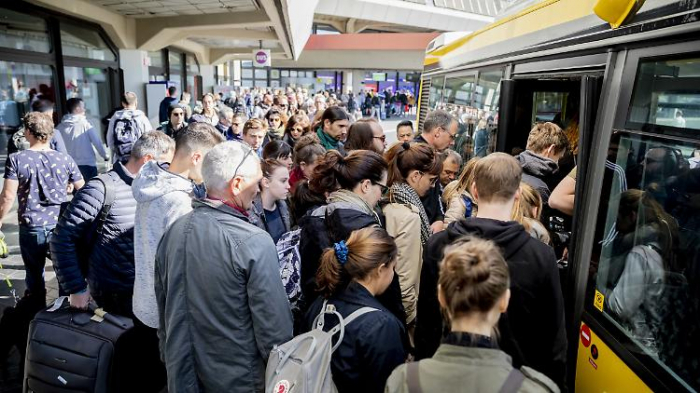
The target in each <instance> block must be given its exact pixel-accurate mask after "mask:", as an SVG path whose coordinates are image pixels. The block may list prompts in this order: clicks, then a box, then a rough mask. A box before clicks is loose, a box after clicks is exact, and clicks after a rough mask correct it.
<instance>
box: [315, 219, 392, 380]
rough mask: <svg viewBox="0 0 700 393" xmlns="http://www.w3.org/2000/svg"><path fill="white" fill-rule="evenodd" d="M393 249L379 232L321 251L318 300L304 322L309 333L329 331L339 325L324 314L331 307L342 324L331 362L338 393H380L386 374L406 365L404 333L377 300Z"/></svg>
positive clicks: (386, 282) (358, 234)
mask: <svg viewBox="0 0 700 393" xmlns="http://www.w3.org/2000/svg"><path fill="white" fill-rule="evenodd" d="M395 265H396V244H395V243H394V240H393V239H392V238H391V236H389V235H388V234H387V233H386V231H385V230H384V229H381V228H378V227H369V228H363V229H359V230H356V231H353V232H352V233H351V234H350V236H349V238H348V240H347V242H346V241H343V240H341V241H339V242H337V243H335V244H333V245H332V247H330V248H328V249H326V250H325V251H324V253H323V256H322V257H321V264H320V267H319V270H318V274H317V276H316V280H317V281H318V284H319V288H320V289H321V291H322V297H319V298H318V299H316V301H315V302H314V304H313V305H312V307H311V309H310V310H309V312H308V314H307V317H306V322H307V323H306V326H307V328H308V330H311V329H314V328H321V329H322V330H325V331H328V330H330V329H331V328H332V327H334V326H336V325H337V324H338V323H339V322H340V321H339V318H338V316H337V315H336V314H335V313H330V312H326V306H328V305H332V306H333V307H334V309H335V312H337V314H340V316H342V317H343V319H344V320H345V321H346V322H347V324H346V325H345V328H344V331H343V335H342V336H340V337H339V338H338V340H339V342H338V343H337V344H336V345H338V348H337V349H336V350H335V351H334V352H333V357H332V358H331V373H332V375H333V382H334V383H335V386H336V387H337V388H338V392H339V393H346V392H347V393H355V392H363V393H382V392H384V385H385V384H386V380H387V378H388V377H389V375H390V374H391V372H392V371H393V370H394V368H396V367H397V366H398V365H400V364H402V363H404V362H405V360H406V347H405V346H404V341H403V337H404V336H405V328H404V326H403V323H401V321H400V320H398V319H397V318H396V317H395V316H394V315H393V314H392V313H391V311H389V310H388V309H387V308H386V307H385V306H384V305H382V303H381V302H379V301H378V300H377V298H376V296H378V295H381V294H382V293H384V292H385V291H386V290H387V289H388V288H389V286H390V284H391V282H392V280H393V276H394V266H395Z"/></svg>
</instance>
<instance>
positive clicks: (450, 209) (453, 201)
mask: <svg viewBox="0 0 700 393" xmlns="http://www.w3.org/2000/svg"><path fill="white" fill-rule="evenodd" d="M477 161H479V157H474V158H472V159H471V160H469V161H468V162H467V164H466V165H465V166H464V170H463V171H462V174H461V175H460V176H459V179H458V180H456V181H453V182H451V183H450V184H448V185H447V187H445V191H444V192H443V194H442V199H443V200H444V201H445V203H446V206H447V210H446V211H445V225H449V224H450V223H451V222H454V221H457V220H461V219H462V218H468V217H474V216H476V212H477V210H478V206H477V205H478V204H477V201H476V199H475V198H474V197H473V196H472V194H471V192H470V189H471V186H472V184H473V183H474V168H476V163H477Z"/></svg>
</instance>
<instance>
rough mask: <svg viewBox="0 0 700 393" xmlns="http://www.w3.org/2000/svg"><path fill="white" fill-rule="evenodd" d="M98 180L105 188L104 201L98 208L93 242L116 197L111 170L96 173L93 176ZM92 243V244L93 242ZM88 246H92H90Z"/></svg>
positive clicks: (99, 233) (105, 220)
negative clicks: (99, 173)
mask: <svg viewBox="0 0 700 393" xmlns="http://www.w3.org/2000/svg"><path fill="white" fill-rule="evenodd" d="M95 179H97V180H98V181H100V182H101V183H102V185H103V186H104V189H105V194H104V195H105V198H104V202H102V208H101V209H100V212H99V213H98V214H97V217H96V218H97V220H96V222H97V225H96V226H95V233H96V234H97V236H95V237H94V239H93V243H94V242H96V241H97V237H98V236H99V235H101V234H102V229H103V228H104V226H105V222H107V217H108V216H109V212H110V211H111V210H112V205H113V204H114V200H115V198H116V192H115V190H114V179H113V178H112V175H111V172H107V173H103V174H101V175H98V176H96V177H95ZM93 245H94V244H93ZM93 245H91V247H90V248H92V246H93Z"/></svg>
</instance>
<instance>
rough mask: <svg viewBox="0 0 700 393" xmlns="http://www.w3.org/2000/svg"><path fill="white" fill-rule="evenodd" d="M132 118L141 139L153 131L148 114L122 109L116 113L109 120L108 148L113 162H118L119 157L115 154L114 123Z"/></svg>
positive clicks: (136, 110)
mask: <svg viewBox="0 0 700 393" xmlns="http://www.w3.org/2000/svg"><path fill="white" fill-rule="evenodd" d="M128 118H132V119H134V121H135V122H136V125H137V126H138V133H139V134H138V137H141V135H143V134H144V133H145V132H148V131H151V130H153V126H151V122H150V121H149V120H148V117H146V114H145V113H143V112H142V111H140V110H138V109H122V110H120V111H117V112H116V113H114V116H112V118H111V119H109V126H108V127H107V147H109V149H110V150H112V162H113V163H114V162H117V159H119V156H118V155H117V154H114V123H116V122H117V120H121V119H128Z"/></svg>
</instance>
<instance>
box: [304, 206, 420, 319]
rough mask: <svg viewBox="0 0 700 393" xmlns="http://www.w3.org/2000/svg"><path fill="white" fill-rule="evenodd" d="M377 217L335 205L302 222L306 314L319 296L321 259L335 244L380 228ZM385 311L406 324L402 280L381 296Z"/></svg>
mask: <svg viewBox="0 0 700 393" xmlns="http://www.w3.org/2000/svg"><path fill="white" fill-rule="evenodd" d="M376 224H377V222H376V220H375V219H374V217H372V216H370V215H368V214H365V213H363V212H361V211H359V210H356V209H354V208H352V207H351V205H349V204H344V203H333V204H330V205H326V206H322V207H320V208H318V209H316V210H314V211H311V212H309V213H308V214H307V215H305V216H304V217H302V218H301V219H300V220H299V227H300V228H301V240H300V242H299V254H300V256H301V292H302V294H303V295H304V304H305V306H302V310H303V311H306V310H307V309H308V306H310V305H311V304H312V303H313V302H314V300H316V298H317V297H318V296H319V294H318V292H317V290H316V288H317V286H316V272H317V271H318V268H319V266H320V262H321V255H323V251H324V250H325V249H327V248H331V247H333V244H334V243H337V242H339V241H341V240H347V239H348V237H350V233H352V231H354V230H357V229H362V228H367V227H370V226H372V225H376ZM377 300H379V301H380V302H381V303H382V304H383V305H384V307H386V308H387V309H388V310H389V311H391V312H392V313H393V314H394V315H395V316H396V317H397V318H398V319H399V320H400V321H401V322H402V323H404V324H405V323H406V312H405V310H404V308H403V303H401V287H400V286H399V280H398V276H397V275H396V274H394V279H393V281H392V282H391V285H390V286H389V288H388V289H387V290H386V292H384V293H383V294H381V295H379V296H377Z"/></svg>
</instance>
